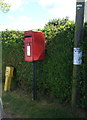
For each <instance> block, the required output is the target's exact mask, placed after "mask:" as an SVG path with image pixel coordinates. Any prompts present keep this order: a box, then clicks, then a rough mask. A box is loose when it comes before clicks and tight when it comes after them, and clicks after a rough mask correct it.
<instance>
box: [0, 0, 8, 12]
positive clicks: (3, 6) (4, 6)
mask: <svg viewBox="0 0 87 120" xmlns="http://www.w3.org/2000/svg"><path fill="white" fill-rule="evenodd" d="M9 9H10V5H9V4H8V3H6V2H5V1H4V0H0V11H2V12H8V11H9Z"/></svg>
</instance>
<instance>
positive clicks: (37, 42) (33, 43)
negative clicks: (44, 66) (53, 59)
mask: <svg viewBox="0 0 87 120" xmlns="http://www.w3.org/2000/svg"><path fill="white" fill-rule="evenodd" d="M24 55H25V61H39V60H44V59H45V36H44V34H43V33H42V32H40V31H32V30H30V31H25V32H24Z"/></svg>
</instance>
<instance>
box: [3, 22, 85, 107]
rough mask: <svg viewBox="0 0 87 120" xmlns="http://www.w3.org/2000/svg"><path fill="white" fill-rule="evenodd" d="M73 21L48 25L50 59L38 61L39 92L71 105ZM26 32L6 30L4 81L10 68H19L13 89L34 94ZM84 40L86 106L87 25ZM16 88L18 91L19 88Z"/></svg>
mask: <svg viewBox="0 0 87 120" xmlns="http://www.w3.org/2000/svg"><path fill="white" fill-rule="evenodd" d="M74 28H75V25H74V23H73V22H70V21H68V20H66V22H65V23H64V24H62V25H61V26H55V25H52V24H49V25H46V26H45V27H44V29H43V30H42V31H43V32H44V34H45V36H46V60H44V61H37V89H38V92H42V93H44V94H47V95H51V96H54V97H56V98H58V99H59V101H60V102H62V101H63V102H70V100H71V89H72V71H73V42H74ZM23 34H24V33H23V32H19V31H8V30H6V31H3V32H2V43H3V56H2V57H3V80H4V71H5V67H6V66H7V65H11V66H14V67H15V72H14V78H13V83H14V84H13V87H14V86H15V87H19V88H21V89H23V90H25V91H27V92H31V91H32V80H33V71H32V66H33V64H32V62H25V61H24V51H23V47H24V43H23ZM84 36H85V38H84V40H83V64H82V66H81V71H82V72H81V73H82V74H81V81H80V83H81V84H80V86H81V87H80V91H81V92H80V94H81V97H80V101H81V106H83V107H84V100H85V97H86V94H85V85H86V86H87V84H85V82H86V69H87V44H86V41H87V26H86V25H85V35H84ZM15 87H14V88H15Z"/></svg>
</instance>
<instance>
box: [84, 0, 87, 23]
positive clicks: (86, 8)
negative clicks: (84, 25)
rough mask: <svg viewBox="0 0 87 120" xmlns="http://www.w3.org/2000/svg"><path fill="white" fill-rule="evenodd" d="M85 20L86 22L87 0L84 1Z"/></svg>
mask: <svg viewBox="0 0 87 120" xmlns="http://www.w3.org/2000/svg"><path fill="white" fill-rule="evenodd" d="M84 16H85V22H87V1H86V2H85V15H84Z"/></svg>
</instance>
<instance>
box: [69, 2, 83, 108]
mask: <svg viewBox="0 0 87 120" xmlns="http://www.w3.org/2000/svg"><path fill="white" fill-rule="evenodd" d="M84 6H85V0H77V1H76V24H75V38H74V50H73V83H72V97H71V106H72V108H73V109H74V108H76V105H77V103H78V101H79V82H80V79H79V78H80V66H81V64H82V50H81V42H82V40H83V31H84Z"/></svg>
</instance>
